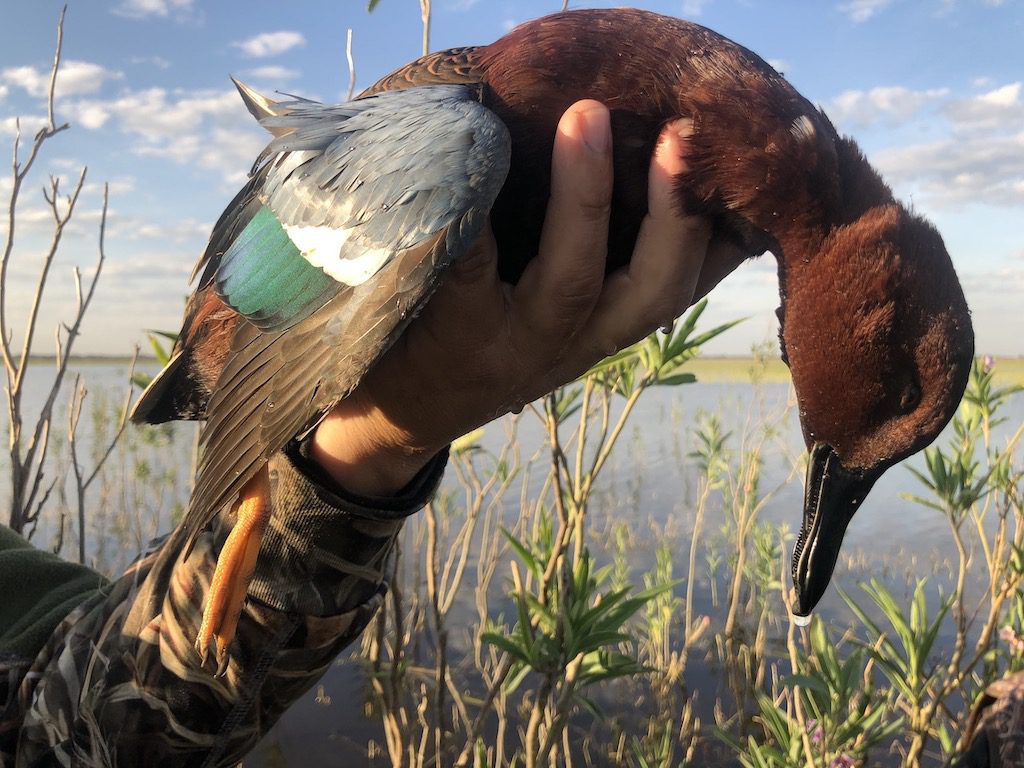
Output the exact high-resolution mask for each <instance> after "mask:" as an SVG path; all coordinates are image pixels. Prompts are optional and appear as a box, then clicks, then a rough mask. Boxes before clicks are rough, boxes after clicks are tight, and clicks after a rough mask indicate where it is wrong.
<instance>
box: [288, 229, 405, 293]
mask: <svg viewBox="0 0 1024 768" xmlns="http://www.w3.org/2000/svg"><path fill="white" fill-rule="evenodd" d="M284 230H285V232H287V233H288V237H289V238H290V239H291V241H292V242H293V243H295V247H296V248H298V249H299V252H300V253H301V254H302V256H303V258H304V259H305V260H306V261H308V262H309V263H310V264H312V265H313V266H315V267H320V268H321V269H322V270H323V271H324V272H326V273H327V274H328V275H330V276H331V277H333V278H334V279H335V280H337V281H338V282H340V283H344V284H345V285H361V284H362V283H365V282H366V281H367V280H369V279H370V278H371V277H373V276H374V275H375V274H377V272H378V271H379V270H380V268H381V267H383V266H384V264H386V263H387V261H388V259H389V258H390V257H391V255H392V253H393V251H392V250H391V249H390V248H362V249H358V250H357V251H356V252H357V253H358V254H359V256H358V257H357V258H354V259H349V258H345V257H344V256H342V255H341V254H342V250H343V249H344V247H345V243H346V242H348V239H349V237H350V236H351V234H352V230H351V229H333V228H332V227H300V226H289V225H287V224H286V225H285V227H284Z"/></svg>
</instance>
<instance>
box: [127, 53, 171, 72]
mask: <svg viewBox="0 0 1024 768" xmlns="http://www.w3.org/2000/svg"><path fill="white" fill-rule="evenodd" d="M128 62H129V63H131V64H136V65H137V64H152V65H153V66H154V67H156V68H157V69H170V68H171V62H170V61H168V60H167V59H165V58H164V57H163V56H132V57H131V58H130V59H128Z"/></svg>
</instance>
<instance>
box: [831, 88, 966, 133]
mask: <svg viewBox="0 0 1024 768" xmlns="http://www.w3.org/2000/svg"><path fill="white" fill-rule="evenodd" d="M948 95H949V89H947V88H929V89H928V90H924V91H914V90H911V89H909V88H904V87H903V86H898V85H897V86H879V87H876V88H872V89H871V90H870V91H855V90H853V91H843V92H842V93H841V94H839V95H838V96H836V97H835V98H834V99H832V101H831V102H829V104H828V106H827V107H826V109H825V111H826V112H827V113H828V115H829V117H830V118H831V119H832V120H833V121H835V122H836V123H837V124H839V125H841V126H843V128H844V129H847V128H851V127H860V128H864V127H867V126H871V125H875V124H876V123H879V122H885V123H888V124H895V125H898V124H901V123H905V122H907V121H909V120H910V119H912V118H913V117H914V116H915V115H916V114H917V112H919V111H920V110H921V109H923V108H924V107H926V106H928V105H929V104H932V103H935V102H936V101H939V100H941V99H943V98H945V97H946V96H948Z"/></svg>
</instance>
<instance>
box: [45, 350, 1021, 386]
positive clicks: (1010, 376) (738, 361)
mask: <svg viewBox="0 0 1024 768" xmlns="http://www.w3.org/2000/svg"><path fill="white" fill-rule="evenodd" d="M55 361H56V358H55V357H53V356H52V355H50V356H43V355H39V356H35V355H34V356H33V357H31V358H30V360H29V364H30V365H33V366H37V365H51V366H52V365H54V363H55ZM994 361H995V363H994V364H995V371H996V382H997V384H998V385H999V386H1003V387H1005V386H1012V385H1019V386H1024V357H995V358H994ZM130 362H131V357H130V356H128V355H82V356H78V355H76V356H73V357H72V358H71V362H70V365H72V366H93V365H124V366H127V365H128V364H129V363H130ZM158 364H159V363H158V362H157V359H156V358H155V357H139V358H138V360H137V362H136V365H137V366H139V367H143V366H154V365H158ZM686 365H687V370H688V371H689V372H690V373H693V374H694V375H695V376H696V377H697V381H698V382H700V383H703V384H737V383H744V382H749V381H751V377H752V375H753V374H754V372H755V371H756V372H757V373H758V374H759V376H760V379H759V380H760V381H762V382H766V383H772V384H779V383H787V382H788V381H789V370H788V369H787V368H786V366H785V364H784V363H783V362H782V361H781V360H780V359H778V358H777V357H770V358H766V359H760V358H754V357H751V356H749V355H748V356H731V355H707V356H700V357H697V358H695V359H694V360H691V361H690V362H688V363H687V364H686Z"/></svg>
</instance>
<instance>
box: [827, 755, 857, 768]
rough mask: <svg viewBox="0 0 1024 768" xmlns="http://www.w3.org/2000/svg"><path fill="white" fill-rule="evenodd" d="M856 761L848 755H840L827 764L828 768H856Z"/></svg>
mask: <svg viewBox="0 0 1024 768" xmlns="http://www.w3.org/2000/svg"><path fill="white" fill-rule="evenodd" d="M856 765H857V761H856V760H854V759H853V758H852V757H850V756H849V755H845V754H844V755H840V756H839V757H837V758H835V759H833V760H832V762H831V763H829V764H828V768H856Z"/></svg>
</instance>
